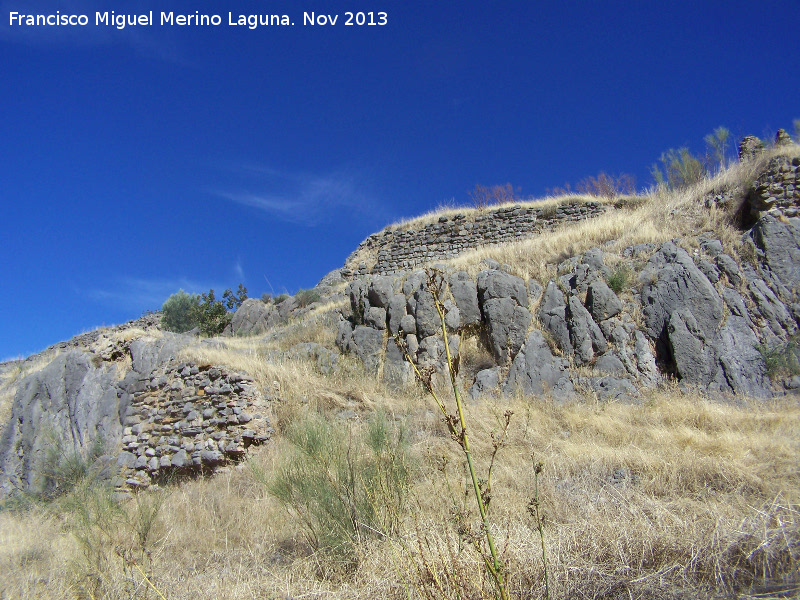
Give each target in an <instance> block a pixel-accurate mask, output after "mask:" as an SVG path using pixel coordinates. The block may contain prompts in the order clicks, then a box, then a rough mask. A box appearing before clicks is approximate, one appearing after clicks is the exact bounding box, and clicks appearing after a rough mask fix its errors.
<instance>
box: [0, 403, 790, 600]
mask: <svg viewBox="0 0 800 600" xmlns="http://www.w3.org/2000/svg"><path fill="white" fill-rule="evenodd" d="M379 395H380V394H379ZM426 402H427V401H426V400H423V399H421V398H420V397H418V398H414V397H413V394H408V395H407V396H406V397H403V398H400V399H399V400H398V401H397V402H392V400H391V399H390V398H389V397H388V394H384V395H383V397H382V398H379V399H377V400H376V402H375V404H376V405H383V406H385V407H389V408H393V409H394V415H395V417H396V418H397V419H401V420H403V421H404V422H405V423H406V424H407V426H408V429H409V431H411V432H412V435H413V437H412V441H413V446H412V450H413V453H414V454H415V455H416V457H417V462H418V464H419V465H420V466H419V467H418V472H417V476H416V477H415V481H416V483H415V484H414V488H413V491H412V494H413V498H414V500H413V502H414V508H413V510H411V511H410V512H409V513H408V514H406V515H404V528H403V531H402V533H401V535H398V536H396V537H393V538H391V539H380V538H378V539H375V540H373V541H372V542H370V543H369V545H368V546H365V547H364V548H362V549H361V551H362V556H361V558H360V561H359V563H358V565H357V566H355V567H354V568H350V569H344V570H342V569H341V568H338V567H337V566H336V565H331V564H328V563H326V558H325V557H323V556H321V555H315V554H313V553H312V552H311V551H310V550H309V548H308V547H307V546H306V545H305V544H304V543H303V541H302V537H301V534H300V530H299V529H298V528H297V526H296V524H295V523H294V522H293V520H292V519H290V518H288V516H287V515H286V513H285V512H283V511H282V509H281V508H280V506H279V504H278V503H277V501H275V500H274V499H273V498H271V497H270V496H269V495H268V494H266V492H265V490H264V488H263V486H262V485H261V484H260V483H259V481H258V478H257V477H255V476H254V473H253V471H252V470H250V469H249V468H248V467H247V466H242V467H238V468H234V469H231V470H229V471H228V472H227V473H222V474H220V475H219V476H217V477H216V478H214V479H213V480H208V481H201V480H198V481H189V482H185V483H183V484H181V485H180V486H178V487H177V488H175V489H173V490H172V491H171V492H169V496H168V497H167V499H166V502H165V504H164V506H163V508H162V510H161V513H160V520H159V523H158V526H157V527H156V529H155V531H154V533H155V535H154V537H153V543H152V552H153V557H154V573H155V580H154V581H155V583H156V584H157V585H158V586H159V588H160V589H161V590H162V591H163V592H164V593H165V595H166V596H167V597H168V598H170V599H174V600H179V599H182V598H187V599H188V598H195V597H215V598H230V599H239V598H277V597H281V598H284V597H310V598H369V597H387V598H401V597H404V598H406V597H409V595H410V597H411V598H420V597H428V595H427V594H426V591H425V590H426V589H427V590H429V591H430V590H434V592H435V594H434V595H435V596H436V597H455V594H456V590H460V592H461V594H462V597H480V595H481V594H482V593H484V592H486V591H487V590H489V589H490V588H489V587H488V586H487V585H486V584H487V582H486V581H484V579H485V577H484V576H483V571H482V569H481V568H480V565H479V563H478V560H479V559H478V557H477V555H476V554H475V553H474V552H472V551H470V550H469V549H468V548H464V547H463V546H464V544H463V542H460V541H459V537H458V535H457V534H456V533H455V525H454V521H453V507H454V506H459V505H460V503H461V502H462V501H463V496H462V492H461V491H459V490H460V489H461V488H462V483H463V470H462V469H461V468H460V467H459V464H458V453H457V451H456V450H457V449H456V447H455V445H454V444H452V442H451V441H450V440H449V439H448V438H447V436H446V435H445V429H444V426H443V425H442V424H441V423H439V422H438V420H437V419H436V418H435V417H433V416H432V415H431V413H430V408H431V407H430V406H428V405H427V403H426ZM508 408H511V409H513V410H514V411H515V416H514V419H513V421H512V429H511V431H510V437H509V443H508V446H507V447H506V448H504V449H503V450H502V451H501V453H500V455H499V458H498V464H497V466H496V474H495V478H496V479H495V483H494V490H495V497H494V499H493V501H492V511H493V522H494V523H495V527H496V530H497V535H498V538H499V544H500V547H501V548H503V549H504V551H505V558H506V560H507V563H508V564H509V565H510V569H511V575H512V577H511V582H512V589H513V590H514V595H515V596H518V597H521V598H534V597H540V596H541V591H542V569H541V553H540V550H539V548H538V546H537V545H536V539H535V537H534V531H533V530H532V528H531V527H532V524H531V520H530V517H529V516H528V515H527V513H526V505H527V502H528V500H529V498H530V495H531V492H532V485H533V474H532V463H531V459H530V455H531V454H532V453H534V454H535V457H536V459H537V460H542V461H543V462H544V463H545V471H544V474H543V476H541V478H540V484H541V496H542V501H543V507H544V511H545V518H546V526H545V535H546V542H547V548H548V554H549V555H548V560H549V563H550V568H551V573H552V581H551V584H552V589H553V590H554V591H555V593H554V597H557V598H612V597H629V596H628V593H629V592H630V594H631V596H630V597H640V598H669V597H706V596H708V597H711V596H713V595H720V594H723V593H728V592H733V591H737V592H739V593H745V592H753V591H758V590H760V589H762V588H766V587H768V586H770V585H771V586H784V587H789V586H791V585H793V584H794V585H797V584H798V582H797V581H794V580H792V576H793V575H792V574H793V573H794V574H796V569H797V566H798V563H797V561H798V558H800V554H799V553H800V513H799V512H798V511H799V510H800V508H799V507H800V472H799V471H798V468H797V465H798V464H800V445H799V444H798V443H797V440H798V439H800V405H798V403H797V402H796V401H792V402H790V401H780V402H774V403H767V404H763V403H761V404H749V405H748V404H742V405H731V404H718V403H713V402H709V401H706V400H703V399H702V398H699V397H693V396H687V395H680V394H678V393H676V392H674V391H662V392H658V393H656V394H654V395H653V396H652V397H651V398H649V399H648V400H647V401H646V402H645V403H644V404H642V405H627V404H615V403H608V404H597V403H593V402H576V403H571V404H566V405H555V404H553V403H551V402H548V401H546V400H544V399H540V400H534V401H530V400H528V401H526V400H524V399H517V400H513V401H511V400H509V401H505V402H500V403H488V402H487V403H483V402H480V403H475V404H470V405H469V406H468V416H467V419H468V421H469V422H470V423H471V424H473V427H472V429H471V436H472V440H473V452H474V454H475V456H477V457H479V461H478V463H479V467H480V468H485V467H486V457H487V452H488V449H489V447H490V443H491V439H490V437H489V433H490V432H491V431H492V430H496V429H497V427H498V422H499V419H500V413H501V412H502V411H504V410H506V409H508ZM305 410H322V411H325V410H326V409H325V406H324V402H318V403H317V405H316V407H313V408H311V409H309V408H302V409H301V410H300V409H298V410H297V411H296V412H295V418H298V417H299V415H300V414H301V413H302V411H305ZM326 414H329V415H331V417H332V418H335V417H333V415H334V414H335V413H334V412H333V411H329V412H327V413H326ZM356 426H357V425H356ZM279 448H280V444H273V445H270V446H269V447H267V448H264V449H261V450H259V451H258V453H257V454H256V455H254V456H253V458H252V459H251V461H252V463H253V464H255V465H258V466H259V467H260V469H261V471H263V472H264V473H266V474H267V476H269V473H270V472H271V470H272V469H274V468H275V465H276V464H277V458H278V455H277V452H278V450H279ZM442 457H446V459H447V462H448V464H447V467H446V468H445V471H444V473H446V474H447V478H446V479H445V477H444V476H443V471H442V470H440V467H441V465H442V460H441V459H442ZM615 473H617V474H619V473H623V476H622V477H621V478H620V477H617V478H616V479H615V478H614V475H615ZM446 482H449V486H448V484H447V483H446ZM127 509H128V511H129V512H130V511H132V510H133V506H132V505H128V506H127ZM470 519H471V517H467V521H469V520H470ZM67 522H68V519H66V518H65V517H64V516H63V515H61V516H59V515H52V514H51V513H50V512H49V511H48V510H47V509H36V510H32V511H28V512H23V513H8V512H5V513H0V540H2V542H3V543H2V544H0V548H2V551H0V557H2V558H1V559H0V560H2V563H0V569H1V570H2V571H3V572H4V573H5V574H6V576H5V579H4V582H3V583H1V584H0V586H3V587H4V588H5V591H6V594H8V597H22V596H24V595H26V594H28V593H33V592H34V591H35V592H36V593H37V594H39V597H43V598H63V597H75V596H74V595H70V593H68V590H69V588H68V585H69V582H70V581H72V579H70V577H73V575H71V573H72V571H71V569H73V567H71V566H70V565H71V564H72V562H71V561H73V560H74V559H75V557H76V552H77V549H76V545H75V543H74V541H73V539H72V537H71V536H70V534H69V532H68V529H67V528H66V527H65V525H62V523H67ZM120 535H121V538H120V540H118V541H119V542H120V543H122V542H124V541H125V539H127V538H125V537H124V535H122V534H120ZM459 546H461V549H459ZM118 562H120V561H118ZM109 569H110V570H109V573H108V574H107V576H108V577H109V578H112V579H113V578H121V577H123V575H124V574H123V572H122V568H121V566H119V565H116V564H115V563H113V561H112V564H111V566H110V567H109ZM73 570H74V569H73ZM430 573H435V574H436V575H437V577H438V578H439V583H438V584H436V583H435V580H433V579H431V577H430ZM453 574H455V577H453V576H452V575H453ZM73 579H74V577H73ZM44 581H47V582H48V583H47V585H48V586H51V587H52V590H54V591H52V592H50V591H47V592H46V591H45V590H44V584H43V583H41V582H44ZM37 582H39V583H37ZM436 585H440V586H441V590H439V589H438V588H436ZM48 589H49V588H48ZM115 589H122V588H121V587H119V586H117V588H115ZM481 590H483V592H482V591H481ZM681 590H683V591H681ZM680 594H685V595H683V596H681V595H680ZM108 597H114V598H116V597H124V596H121V595H119V596H115V595H109V596H108ZM137 597H138V596H137ZM142 597H144V596H142Z"/></svg>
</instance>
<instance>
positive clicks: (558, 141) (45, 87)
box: [0, 0, 800, 359]
mask: <svg viewBox="0 0 800 600" xmlns="http://www.w3.org/2000/svg"><path fill="white" fill-rule="evenodd" d="M220 5H221V4H220V3H218V2H208V1H200V0H197V1H194V2H186V1H183V0H159V1H158V2H156V1H155V0H126V2H121V1H120V0H116V1H110V0H108V1H107V0H64V1H61V2H57V1H55V0H27V1H23V0H0V185H2V188H0V189H1V190H2V192H1V193H2V195H1V196H0V198H2V209H3V218H2V219H0V241H1V242H2V244H0V264H2V271H1V272H0V280H2V286H3V289H4V290H5V293H4V294H3V303H4V305H5V306H4V309H3V311H2V318H0V359H5V358H10V357H14V356H19V355H27V354H30V353H32V352H36V351H39V350H42V349H43V348H45V347H46V346H48V345H49V344H52V343H55V342H57V341H60V340H63V339H68V338H69V337H71V336H73V335H75V334H77V333H80V332H82V331H85V330H88V329H92V328H94V327H97V326H100V325H109V324H114V323H121V322H124V321H126V320H129V319H133V318H136V317H138V316H140V315H141V314H142V311H144V310H147V309H158V308H159V307H160V305H161V304H162V303H163V301H164V300H165V299H166V297H167V296H168V295H169V294H170V293H172V292H174V291H177V290H178V289H179V288H183V289H185V290H188V291H193V292H201V291H206V290H208V288H210V287H213V288H215V289H216V290H217V291H218V292H220V291H222V290H223V289H225V288H227V287H233V288H235V287H236V285H237V284H238V283H239V282H243V283H244V284H245V285H246V286H247V288H248V290H249V291H250V295H251V296H260V295H261V294H262V293H263V292H273V293H276V294H278V293H282V292H289V293H293V292H295V291H296V290H297V289H298V288H301V287H303V288H307V287H312V286H313V285H314V284H315V283H316V282H317V281H319V279H320V278H321V277H322V276H324V275H325V274H326V273H327V272H329V271H331V270H332V269H335V268H337V267H339V266H341V265H342V263H343V262H344V260H345V258H346V257H347V256H348V254H349V253H350V252H351V251H352V250H353V249H354V248H355V247H356V246H357V244H358V243H359V242H360V241H361V240H362V239H364V238H365V237H366V236H367V235H369V234H370V233H372V232H374V231H377V230H380V229H381V228H382V227H384V226H385V225H387V224H389V223H392V222H394V221H397V220H399V219H401V218H403V217H409V216H414V215H417V214H420V213H422V212H426V211H428V210H430V209H432V208H435V207H437V206H439V205H441V204H443V203H449V202H454V203H456V204H466V203H468V201H469V198H468V195H467V192H468V191H469V190H470V189H472V188H474V186H475V184H476V183H480V184H483V185H493V184H498V183H506V182H511V183H512V184H513V185H514V186H518V187H520V188H521V190H522V194H523V195H534V196H539V195H543V194H544V193H545V191H546V190H547V189H548V188H553V187H556V186H561V185H564V184H565V183H567V182H571V183H573V184H574V183H575V182H577V181H578V180H580V179H582V178H584V177H586V176H589V175H596V174H597V173H599V172H600V171H605V172H608V173H621V172H626V173H632V174H634V175H635V176H636V178H637V183H638V185H639V187H644V186H646V185H649V184H650V183H651V180H650V177H649V173H648V167H649V165H651V164H652V163H653V162H655V161H656V160H657V159H658V157H659V156H660V154H661V153H662V152H663V151H664V150H666V149H667V148H670V147H679V146H683V145H689V146H690V147H692V148H693V149H694V150H695V151H702V150H703V142H702V139H703V136H704V135H705V134H707V133H709V132H711V131H712V130H713V129H714V128H715V127H717V126H720V125H724V126H726V127H728V128H729V129H730V130H731V132H732V133H733V135H734V136H737V137H741V136H743V135H745V134H755V135H760V136H772V135H774V132H775V131H776V130H777V129H778V128H779V127H784V128H787V129H790V128H791V126H792V121H793V119H796V118H800V105H798V98H800V95H799V94H798V92H800V70H799V69H798V68H797V56H798V53H799V51H800V47H798V46H799V45H800V38H798V33H797V23H798V21H799V20H800V3H798V2H797V0H784V1H760V2H755V1H754V2H736V1H730V0H729V1H725V2H703V1H697V0H695V1H693V2H684V1H672V2H638V1H637V2H614V1H605V2H588V1H587V2H552V3H540V2H527V3H523V2H504V1H499V2H480V3H479V2H471V1H461V2H444V1H439V2H430V1H429V2H418V1H414V0H403V1H398V0H373V1H372V2H364V1H360V0H354V1H352V2H346V1H342V0H335V1H334V0H292V1H288V0H273V1H270V2H247V1H245V0H233V1H231V2H226V3H225V9H224V10H223V9H222V8H220ZM56 11H58V12H59V14H60V15H69V14H74V15H81V14H84V15H87V17H88V21H89V24H88V25H86V26H50V27H48V26H38V27H37V26H23V25H19V24H15V25H11V24H10V14H11V13H12V12H17V13H23V14H28V13H34V14H55V13H56ZM105 11H109V12H110V11H115V12H116V13H118V14H148V13H149V11H153V15H154V23H153V25H152V26H147V25H137V26H128V27H125V28H124V29H117V28H115V27H111V26H107V25H95V13H96V12H105ZM162 11H164V12H174V13H175V14H194V13H195V11H198V12H199V13H200V14H209V15H213V14H218V15H220V17H221V20H222V23H221V25H219V26H184V27H179V26H168V25H164V26H162V25H160V24H159V17H160V13H161V12H162ZM358 11H364V12H369V11H372V12H374V13H376V16H375V19H376V20H377V19H378V16H377V13H379V12H385V13H386V16H387V18H386V20H387V24H386V25H384V26H377V25H376V26H366V25H365V26H357V25H354V26H346V25H345V24H344V22H345V19H346V18H347V15H346V12H353V13H357V12H358ZM229 12H231V13H233V19H234V20H236V19H237V17H238V15H239V14H244V15H250V14H262V15H263V14H286V15H288V16H289V17H290V20H291V21H292V22H293V23H294V25H293V26H285V27H279V26H265V27H257V28H256V29H250V28H248V27H242V26H230V25H228V24H227V23H228V19H229V17H228V13H229ZM306 12H308V13H311V12H314V13H315V14H316V15H319V14H326V15H339V18H338V20H337V23H336V25H332V26H331V25H328V26H309V25H303V15H304V13H306Z"/></svg>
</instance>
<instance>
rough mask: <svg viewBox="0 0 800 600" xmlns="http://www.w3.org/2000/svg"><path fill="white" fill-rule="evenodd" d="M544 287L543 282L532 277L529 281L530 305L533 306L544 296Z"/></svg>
mask: <svg viewBox="0 0 800 600" xmlns="http://www.w3.org/2000/svg"><path fill="white" fill-rule="evenodd" d="M543 291H544V288H543V287H542V284H541V283H539V282H538V281H536V280H535V279H530V280H529V281H528V306H533V305H534V304H536V303H537V302H538V301H539V298H541V297H542V292H543Z"/></svg>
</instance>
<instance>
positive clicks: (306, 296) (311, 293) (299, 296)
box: [294, 289, 320, 308]
mask: <svg viewBox="0 0 800 600" xmlns="http://www.w3.org/2000/svg"><path fill="white" fill-rule="evenodd" d="M294 298H295V300H297V304H298V306H299V307H300V308H305V307H306V306H310V305H311V304H314V302H319V299H320V295H319V292H318V291H317V290H313V289H312V290H303V289H300V290H297V293H296V294H295V295H294Z"/></svg>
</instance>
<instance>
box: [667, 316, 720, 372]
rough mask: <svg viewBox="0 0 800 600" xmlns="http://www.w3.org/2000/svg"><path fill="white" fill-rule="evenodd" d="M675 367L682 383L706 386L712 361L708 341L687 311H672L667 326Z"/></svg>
mask: <svg viewBox="0 0 800 600" xmlns="http://www.w3.org/2000/svg"><path fill="white" fill-rule="evenodd" d="M667 331H668V335H669V343H670V347H671V350H672V356H673V358H674V361H675V366H676V368H677V371H678V375H679V376H680V378H681V380H682V381H685V382H688V383H690V384H693V385H697V386H703V387H704V386H706V385H707V384H708V382H709V379H710V371H711V365H712V363H713V360H714V358H715V357H714V356H713V353H711V347H710V345H709V344H710V340H709V339H708V337H707V336H706V333H705V331H703V329H702V328H701V327H700V326H699V325H698V323H697V320H696V319H695V318H694V315H693V314H692V313H691V312H689V311H688V310H684V309H678V310H675V311H673V313H672V315H671V316H670V320H669V324H668V326H667Z"/></svg>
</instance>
